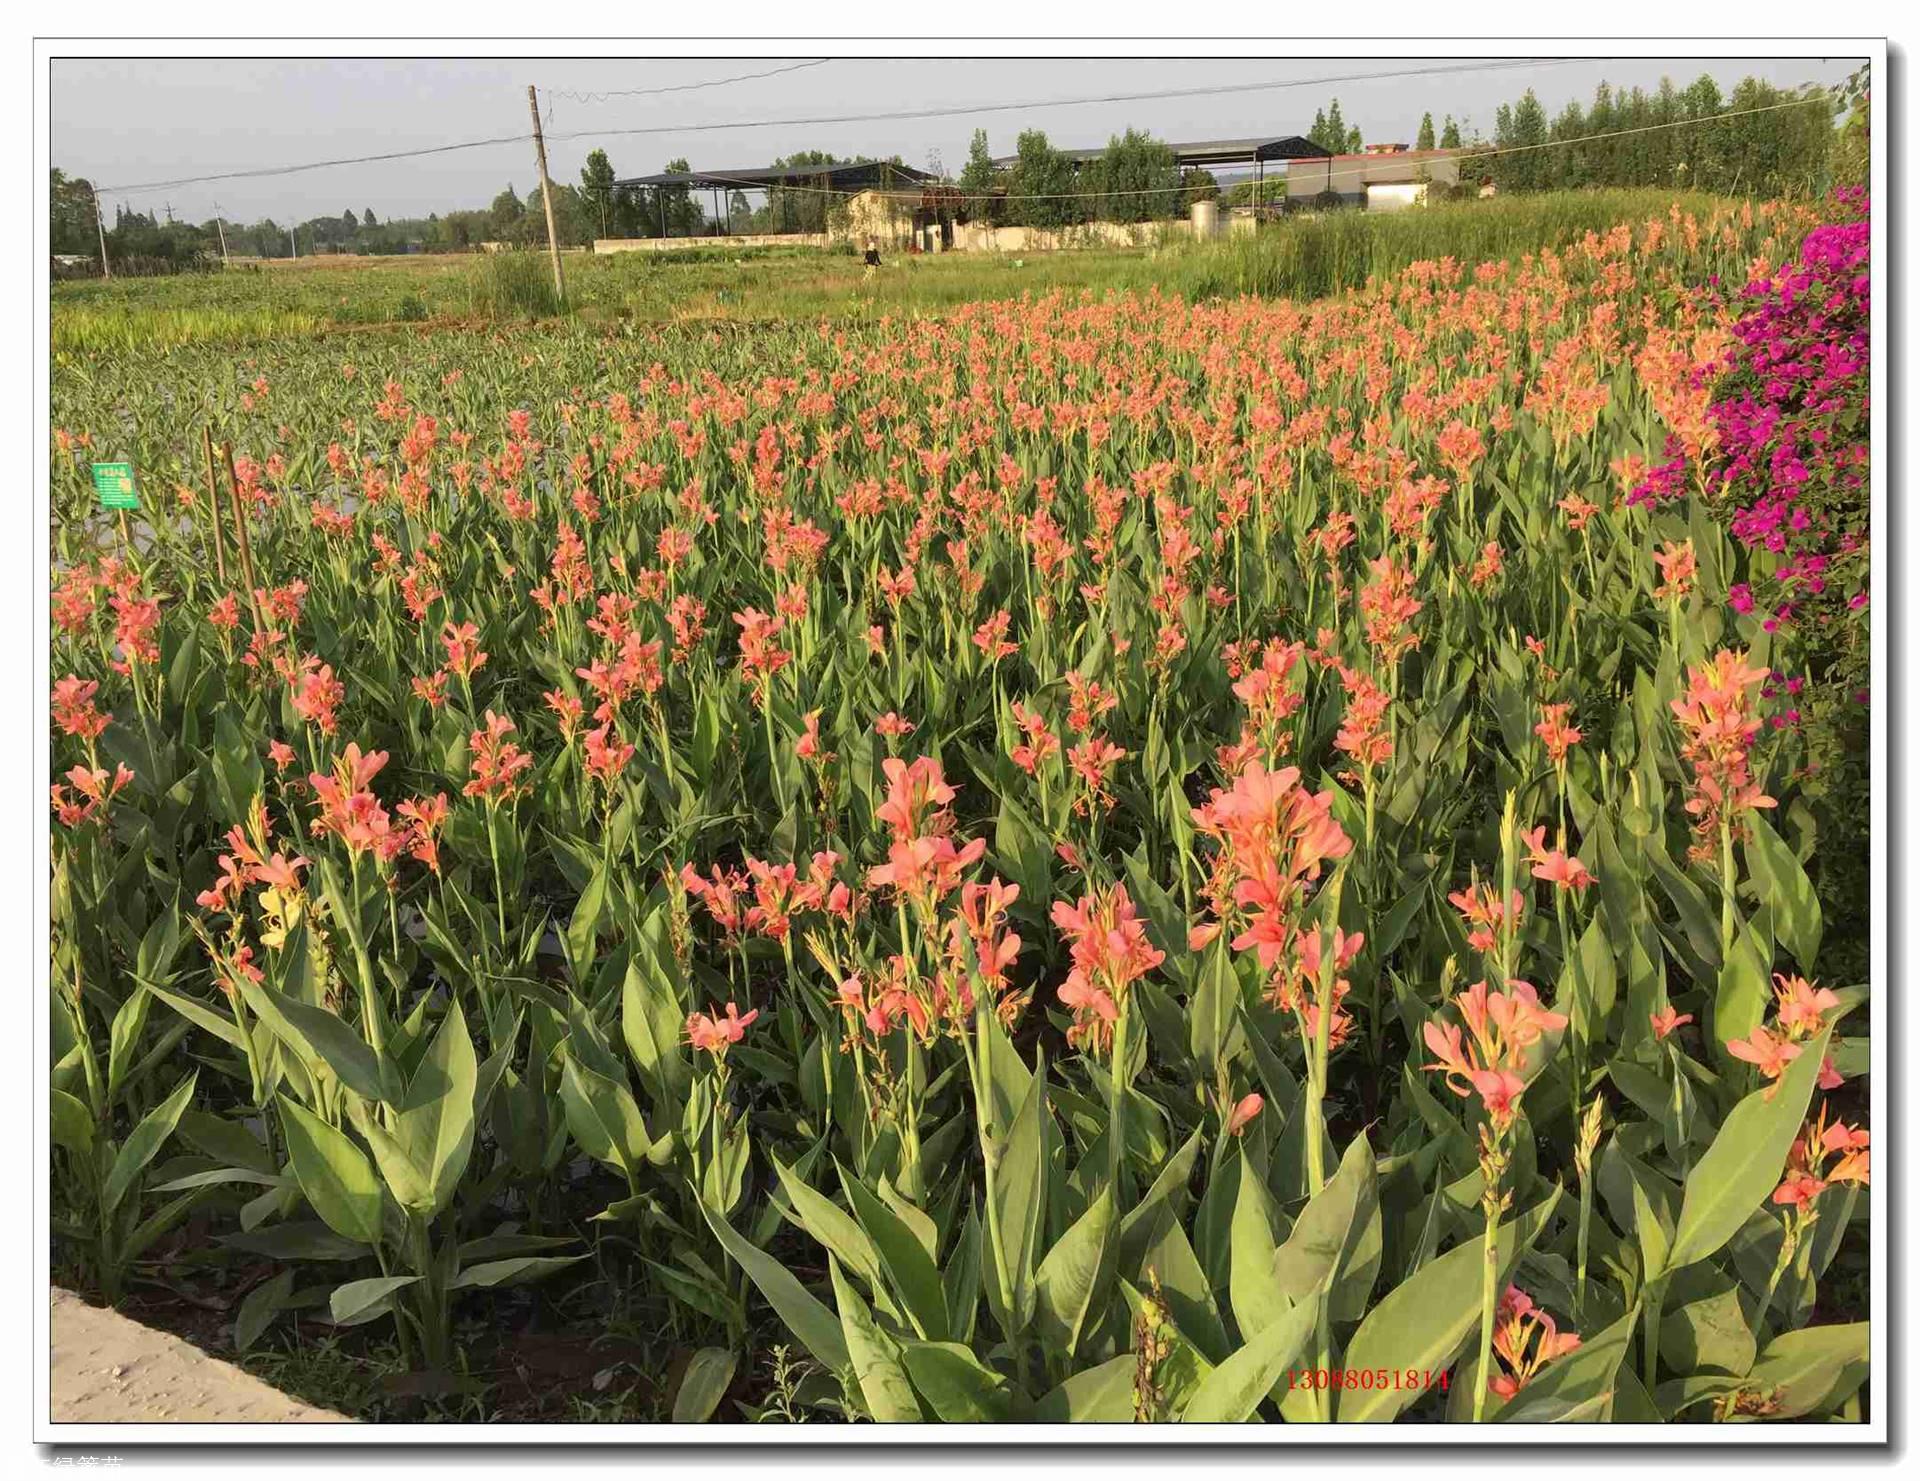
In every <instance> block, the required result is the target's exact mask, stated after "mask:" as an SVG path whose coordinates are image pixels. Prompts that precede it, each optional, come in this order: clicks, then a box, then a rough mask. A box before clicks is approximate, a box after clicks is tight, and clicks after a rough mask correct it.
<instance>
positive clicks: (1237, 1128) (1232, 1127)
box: [1227, 1090, 1266, 1136]
mask: <svg viewBox="0 0 1920 1481" xmlns="http://www.w3.org/2000/svg"><path fill="white" fill-rule="evenodd" d="M1265 1105H1266V1100H1265V1099H1264V1098H1263V1097H1262V1096H1261V1094H1260V1092H1259V1091H1257V1090H1256V1091H1253V1092H1252V1093H1251V1094H1249V1095H1245V1096H1242V1097H1241V1098H1240V1101H1239V1103H1238V1104H1236V1105H1235V1106H1234V1108H1233V1110H1232V1111H1231V1112H1230V1113H1229V1114H1228V1116H1227V1135H1228V1136H1239V1135H1240V1134H1241V1133H1242V1132H1243V1131H1245V1130H1246V1129H1247V1127H1248V1126H1250V1125H1251V1124H1252V1122H1253V1118H1254V1117H1255V1116H1258V1115H1259V1114H1260V1111H1261V1108H1262V1107H1264V1106H1265Z"/></svg>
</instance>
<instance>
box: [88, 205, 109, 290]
mask: <svg viewBox="0 0 1920 1481" xmlns="http://www.w3.org/2000/svg"><path fill="white" fill-rule="evenodd" d="M87 189H88V190H89V191H91V192H92V194H93V225H94V229H95V230H96V231H98V232H99V233H100V276H101V277H103V278H110V277H112V276H113V264H112V263H110V262H108V261H107V223H106V220H105V218H103V217H102V216H101V214H100V192H99V191H97V190H94V189H93V187H92V186H91V185H89V186H88V187H87Z"/></svg>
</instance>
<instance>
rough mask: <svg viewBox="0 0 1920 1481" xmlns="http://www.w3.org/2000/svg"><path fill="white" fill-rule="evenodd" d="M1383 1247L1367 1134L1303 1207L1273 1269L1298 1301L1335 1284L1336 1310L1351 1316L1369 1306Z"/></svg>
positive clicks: (1355, 1141) (1350, 1148)
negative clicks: (1368, 1299)
mask: <svg viewBox="0 0 1920 1481" xmlns="http://www.w3.org/2000/svg"><path fill="white" fill-rule="evenodd" d="M1380 1253H1381V1235H1380V1196H1379V1191H1378V1181H1377V1176H1376V1173H1375V1169H1374V1156H1373V1149H1372V1147H1370V1146H1369V1145H1368V1144H1367V1139H1366V1137H1365V1135H1364V1134H1363V1135H1361V1136H1357V1137H1355V1138H1354V1139H1353V1141H1352V1142H1351V1143H1349V1144H1348V1146H1347V1151H1346V1155H1345V1156H1343V1157H1342V1158H1341V1159H1340V1166H1339V1168H1338V1169H1337V1170H1336V1171H1335V1172H1334V1175H1333V1176H1332V1177H1331V1178H1329V1179H1328V1180H1327V1185H1326V1187H1324V1188H1322V1189H1321V1190H1320V1192H1319V1193H1318V1194H1317V1195H1316V1196H1315V1197H1314V1198H1313V1199H1312V1200H1311V1201H1310V1202H1309V1203H1308V1204H1307V1206H1306V1208H1305V1209H1304V1210H1302V1211H1301V1214H1300V1217H1299V1219H1298V1220H1296V1221H1295V1223H1294V1226H1293V1231H1292V1233H1290V1234H1289V1235H1288V1236H1287V1242H1286V1243H1285V1244H1284V1245H1282V1246H1281V1247H1280V1249H1279V1251H1278V1252H1277V1253H1276V1255H1275V1257H1274V1266H1273V1269H1274V1274H1275V1277H1276V1278H1277V1279H1278V1281H1279V1285H1280V1289H1281V1290H1282V1291H1284V1292H1285V1293H1286V1294H1287V1295H1288V1296H1290V1297H1291V1298H1292V1299H1293V1300H1295V1301H1304V1300H1306V1299H1307V1297H1308V1296H1310V1295H1312V1294H1314V1293H1315V1292H1317V1291H1320V1290H1322V1289H1330V1290H1333V1291H1334V1292H1335V1293H1336V1296H1337V1297H1338V1299H1337V1300H1336V1301H1335V1303H1334V1305H1335V1310H1334V1315H1335V1317H1336V1318H1339V1319H1342V1320H1346V1319H1351V1318H1352V1317H1357V1316H1358V1315H1360V1313H1361V1312H1363V1311H1364V1310H1365V1308H1366V1298H1367V1296H1368V1295H1369V1294H1370V1293H1371V1290H1372V1286H1373V1280H1374V1276H1375V1274H1376V1273H1377V1272H1378V1271H1379V1268H1380Z"/></svg>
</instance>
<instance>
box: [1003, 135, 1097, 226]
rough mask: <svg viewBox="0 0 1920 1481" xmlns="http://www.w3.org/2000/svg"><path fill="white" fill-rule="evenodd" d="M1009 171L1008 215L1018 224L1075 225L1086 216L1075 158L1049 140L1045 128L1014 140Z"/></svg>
mask: <svg viewBox="0 0 1920 1481" xmlns="http://www.w3.org/2000/svg"><path fill="white" fill-rule="evenodd" d="M1014 152H1015V160H1014V165H1013V168H1012V169H1011V170H1010V171H1008V174H1007V215H1008V217H1009V218H1010V219H1011V220H1012V221H1013V223H1014V224H1015V225H1017V226H1039V227H1055V226H1072V225H1074V224H1076V223H1078V222H1080V221H1083V220H1085V219H1086V217H1085V211H1084V206H1083V202H1082V201H1081V200H1080V198H1079V195H1080V192H1079V187H1078V183H1077V182H1076V180H1075V178H1074V169H1073V165H1072V162H1071V161H1069V160H1068V159H1067V158H1066V157H1065V156H1064V155H1062V154H1061V153H1060V151H1059V150H1057V149H1055V148H1054V147H1053V145H1052V144H1050V143H1048V142H1047V136H1046V133H1045V132H1044V131H1043V130H1041V129H1028V130H1026V131H1025V132H1024V133H1022V134H1021V135H1020V137H1019V138H1018V139H1017V140H1015V141H1014Z"/></svg>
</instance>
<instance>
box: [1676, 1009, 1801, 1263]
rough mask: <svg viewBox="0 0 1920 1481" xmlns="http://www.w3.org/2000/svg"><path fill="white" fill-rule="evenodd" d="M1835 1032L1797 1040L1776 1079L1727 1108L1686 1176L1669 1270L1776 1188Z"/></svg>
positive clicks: (1720, 1241) (1703, 1249)
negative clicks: (1796, 1051)
mask: <svg viewBox="0 0 1920 1481" xmlns="http://www.w3.org/2000/svg"><path fill="white" fill-rule="evenodd" d="M1832 1033H1833V1031H1832V1029H1825V1030H1822V1032H1821V1033H1820V1035H1819V1036H1818V1037H1817V1038H1815V1039H1813V1040H1811V1041H1809V1042H1808V1043H1805V1044H1803V1045H1801V1046H1800V1055H1799V1057H1798V1058H1797V1059H1795V1060H1794V1062H1793V1063H1792V1064H1790V1065H1788V1066H1787V1068H1786V1072H1785V1073H1784V1074H1782V1075H1781V1076H1780V1078H1779V1079H1778V1080H1777V1081H1775V1082H1774V1083H1773V1084H1772V1085H1768V1086H1763V1087H1762V1088H1761V1089H1759V1090H1756V1091H1754V1092H1753V1093H1752V1094H1751V1095H1749V1096H1747V1097H1746V1098H1745V1099H1743V1100H1742V1101H1741V1102H1740V1104H1739V1105H1737V1106H1735V1107H1734V1108H1733V1110H1732V1111H1731V1112H1730V1113H1729V1114H1728V1116H1727V1119H1726V1122H1725V1123H1724V1124H1723V1125H1722V1126H1721V1128H1720V1134H1719V1135H1718V1136H1716V1137H1715V1138H1714V1139H1713V1145H1712V1146H1710V1147H1708V1148H1707V1150H1706V1152H1705V1153H1704V1154H1703V1155H1702V1156H1701V1158H1700V1160H1699V1162H1697V1163H1695V1164H1694V1168H1693V1173H1692V1175H1691V1176H1689V1177H1688V1179H1687V1182H1686V1189H1685V1192H1684V1193H1683V1195H1682V1198H1681V1203H1680V1219H1679V1227H1678V1228H1677V1229H1676V1231H1675V1233H1674V1237H1673V1249H1672V1251H1671V1252H1670V1253H1669V1255H1668V1257H1667V1260H1668V1265H1669V1267H1670V1268H1673V1269H1678V1268H1679V1267H1680V1266H1682V1265H1690V1264H1692V1263H1693V1262H1694V1261H1695V1260H1704V1259H1706V1257H1707V1256H1709V1255H1711V1254H1713V1253H1714V1251H1716V1250H1718V1249H1719V1248H1720V1247H1721V1246H1722V1245H1724V1244H1725V1243H1726V1242H1727V1241H1728V1240H1729V1239H1731V1238H1733V1235H1734V1231H1735V1230H1737V1229H1738V1228H1739V1227H1740V1226H1741V1225H1742V1224H1744V1223H1745V1222H1746V1220H1747V1216H1748V1215H1749V1214H1751V1213H1752V1212H1753V1211H1754V1210H1755V1209H1756V1208H1758V1207H1759V1206H1760V1205H1761V1204H1762V1203H1763V1202H1765V1200H1766V1198H1767V1196H1768V1195H1769V1194H1771V1193H1772V1192H1773V1190H1774V1189H1775V1188H1776V1187H1778V1186H1779V1183H1780V1174H1781V1173H1782V1171H1783V1170H1784V1169H1785V1168H1786V1165H1787V1153H1788V1152H1789V1151H1791V1150H1792V1148H1793V1141H1794V1138H1795V1137H1797V1136H1798V1135H1799V1134H1800V1125H1801V1123H1802V1122H1803V1121H1804V1120H1805V1119H1806V1115H1807V1102H1808V1101H1809V1100H1810V1099H1811V1098H1812V1096H1813V1086H1814V1081H1815V1080H1816V1079H1817V1078H1818V1077H1819V1073H1820V1061H1821V1060H1822V1059H1823V1058H1824V1057H1825V1056H1826V1052H1827V1041H1828V1040H1829V1039H1830V1038H1831V1037H1832Z"/></svg>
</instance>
